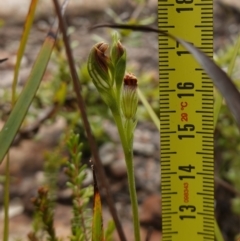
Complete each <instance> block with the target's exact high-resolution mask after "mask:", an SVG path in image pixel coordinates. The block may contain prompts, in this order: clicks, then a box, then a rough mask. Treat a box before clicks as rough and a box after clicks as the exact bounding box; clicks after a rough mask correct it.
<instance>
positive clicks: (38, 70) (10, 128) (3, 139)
mask: <svg viewBox="0 0 240 241" xmlns="http://www.w3.org/2000/svg"><path fill="white" fill-rule="evenodd" d="M55 38H56V33H54V32H53V31H50V32H49V34H48V36H47V38H46V40H45V42H44V44H43V46H42V49H41V50H40V52H39V54H38V57H37V59H36V62H35V64H34V66H33V68H32V71H31V74H30V76H29V78H28V81H27V83H26V85H25V87H24V89H23V90H22V92H21V94H20V96H19V98H18V100H17V102H16V103H15V105H14V108H13V110H12V111H11V114H10V116H9V117H8V120H7V122H6V123H5V125H4V127H3V129H2V130H1V132H0V143H1V148H0V164H1V163H2V161H3V158H4V156H5V154H6V152H7V150H8V149H9V147H10V145H11V143H12V141H13V139H14V137H15V135H16V133H17V131H18V129H19V128H20V126H21V124H22V122H23V119H24V117H25V115H26V113H27V111H28V108H29V106H30V104H31V102H32V100H33V98H34V96H35V94H36V92H37V89H38V87H39V85H40V82H41V79H42V77H43V74H44V72H45V69H46V67H47V63H48V61H49V58H50V56H51V52H52V49H53V46H54V43H55Z"/></svg>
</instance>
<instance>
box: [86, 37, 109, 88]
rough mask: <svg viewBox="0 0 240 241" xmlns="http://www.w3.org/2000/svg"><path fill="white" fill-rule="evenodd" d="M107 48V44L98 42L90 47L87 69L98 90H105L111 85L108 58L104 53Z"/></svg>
mask: <svg viewBox="0 0 240 241" xmlns="http://www.w3.org/2000/svg"><path fill="white" fill-rule="evenodd" d="M107 49H108V44H106V43H103V42H101V43H98V44H96V45H95V46H94V47H93V48H92V50H91V52H90V55H89V58H88V71H89V74H90V76H91V78H92V80H93V83H94V85H95V86H96V87H97V88H98V90H99V91H101V90H105V91H107V90H108V89H109V88H111V87H112V85H113V81H112V78H111V76H110V71H109V66H110V59H109V57H108V56H106V54H105V52H106V50H107Z"/></svg>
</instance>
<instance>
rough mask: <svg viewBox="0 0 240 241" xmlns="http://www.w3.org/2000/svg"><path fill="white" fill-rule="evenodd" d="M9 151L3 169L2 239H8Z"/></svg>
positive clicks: (4, 240) (6, 240)
mask: <svg viewBox="0 0 240 241" xmlns="http://www.w3.org/2000/svg"><path fill="white" fill-rule="evenodd" d="M9 161H10V160H9V153H8V154H7V158H6V169H5V174H6V175H5V177H6V179H5V183H4V231H3V241H8V234H9V216H8V210H9V183H10V177H9Z"/></svg>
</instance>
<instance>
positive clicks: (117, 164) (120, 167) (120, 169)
mask: <svg viewBox="0 0 240 241" xmlns="http://www.w3.org/2000/svg"><path fill="white" fill-rule="evenodd" d="M110 171H111V173H112V174H113V176H115V177H116V178H122V177H125V176H126V175H127V167H126V163H125V159H118V160H116V161H114V162H113V163H112V164H111V165H110Z"/></svg>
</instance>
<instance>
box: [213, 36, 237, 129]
mask: <svg viewBox="0 0 240 241" xmlns="http://www.w3.org/2000/svg"><path fill="white" fill-rule="evenodd" d="M239 48H240V35H239V36H238V39H237V42H236V44H235V47H234V50H233V55H232V58H231V62H230V64H229V66H228V71H227V73H228V75H229V76H231V75H232V73H233V69H234V66H235V63H236V60H237V56H238V51H239ZM222 101H223V98H222V96H221V95H220V93H219V92H218V91H216V93H215V102H214V126H215V127H216V124H217V120H218V116H219V112H220V109H221V107H222Z"/></svg>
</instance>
